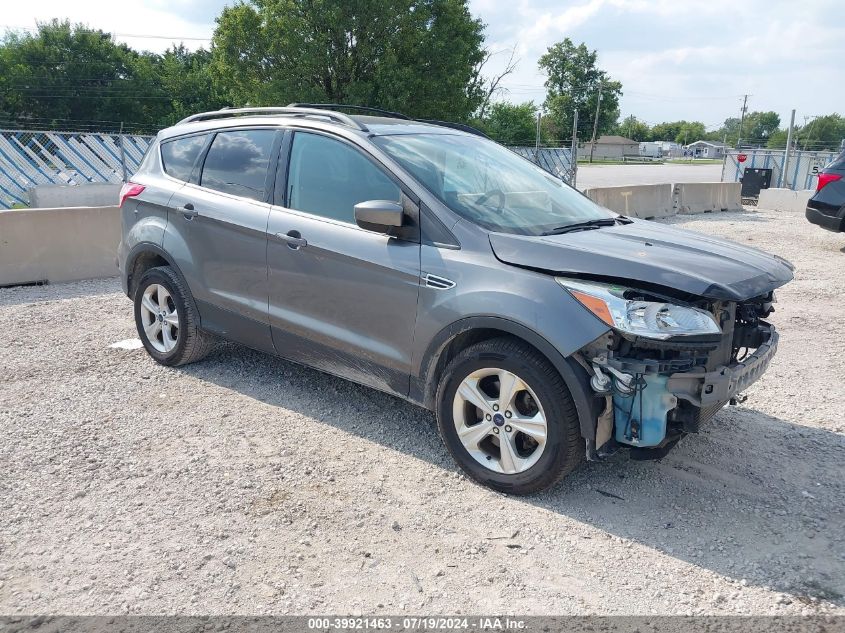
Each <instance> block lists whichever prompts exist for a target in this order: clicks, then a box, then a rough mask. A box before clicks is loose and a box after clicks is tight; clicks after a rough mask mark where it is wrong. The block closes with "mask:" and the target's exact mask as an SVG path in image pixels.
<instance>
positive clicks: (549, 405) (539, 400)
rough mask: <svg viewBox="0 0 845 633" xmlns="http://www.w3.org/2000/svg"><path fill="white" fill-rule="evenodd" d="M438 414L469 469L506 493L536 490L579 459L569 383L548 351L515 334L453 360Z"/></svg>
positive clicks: (443, 432)
mask: <svg viewBox="0 0 845 633" xmlns="http://www.w3.org/2000/svg"><path fill="white" fill-rule="evenodd" d="M437 421H438V426H439V428H440V434H441V436H442V437H443V441H444V442H445V444H446V446H447V448H448V449H449V452H450V453H451V454H452V456H453V457H454V458H455V461H457V462H458V465H459V466H460V467H461V468H462V469H463V470H464V472H466V473H467V474H468V475H469V476H470V477H472V478H473V479H475V480H476V481H478V482H479V483H482V484H484V485H486V486H489V487H490V488H494V489H495V490H500V491H502V492H509V493H512V494H531V493H533V492H538V491H540V490H543V489H545V488H548V487H550V486H553V485H554V484H555V483H557V482H558V481H560V479H562V478H563V477H564V476H565V475H566V474H567V473H569V472H570V471H572V469H574V468H575V467H576V466H577V465H578V464H579V463H580V461H581V457H582V451H581V450H580V433H579V425H578V416H577V414H576V412H575V406H574V403H573V402H572V397H571V396H570V394H569V390H568V389H567V387H566V385H565V383H564V382H563V380H562V379H561V377H560V375H559V374H558V373H557V371H556V370H555V369H554V367H553V366H552V365H551V364H550V363H549V362H548V361H547V360H546V359H545V358H544V357H543V356H542V355H540V354H539V353H538V352H536V351H535V350H534V349H532V348H530V347H529V346H527V345H525V344H523V343H521V342H520V341H517V340H514V339H507V338H502V339H494V340H490V341H483V342H481V343H477V344H476V345H473V346H471V347H469V348H467V349H466V350H464V351H463V352H461V353H460V354H459V355H458V356H457V357H456V358H455V359H454V360H453V361H452V362H451V363H450V364H449V366H448V367H447V368H446V371H445V373H444V375H443V377H442V379H441V382H440V385H439V388H438V407H437Z"/></svg>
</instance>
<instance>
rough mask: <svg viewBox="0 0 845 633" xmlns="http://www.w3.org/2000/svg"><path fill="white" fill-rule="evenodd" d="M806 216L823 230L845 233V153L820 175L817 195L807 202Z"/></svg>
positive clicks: (827, 166)
mask: <svg viewBox="0 0 845 633" xmlns="http://www.w3.org/2000/svg"><path fill="white" fill-rule="evenodd" d="M806 215H807V219H808V220H809V221H810V222H812V223H813V224H817V225H819V226H820V227H822V228H823V229H827V230H828V231H836V232H845V151H843V152H842V153H841V154H839V156H837V157H836V158H835V159H834V160H833V162H831V163H830V164H829V165H826V166H825V168H824V169H823V170H822V171H821V173H820V174H819V180H818V184H817V185H816V193H815V195H814V196H813V197H812V198H810V200H809V202H807V214H806Z"/></svg>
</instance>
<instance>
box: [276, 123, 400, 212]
mask: <svg viewBox="0 0 845 633" xmlns="http://www.w3.org/2000/svg"><path fill="white" fill-rule="evenodd" d="M400 199H401V190H400V189H399V187H398V186H397V185H396V183H394V182H393V181H392V180H391V179H390V178H389V177H388V176H387V175H386V174H385V173H384V172H383V171H382V170H381V169H379V168H378V167H376V165H375V164H374V163H373V162H372V161H371V160H369V159H368V158H367V157H366V156H364V155H363V154H362V153H361V152H359V151H358V150H356V149H355V148H354V147H350V146H349V145H347V144H346V143H342V142H341V141H336V140H334V139H331V138H327V137H325V136H321V135H319V134H308V133H304V132H297V133H296V135H295V136H294V137H293V147H292V148H291V154H290V170H289V172H288V207H289V208H291V209H296V210H298V211H306V212H308V213H313V214H315V215H320V216H322V217H324V218H332V219H334V220H341V221H343V222H350V223H353V224H354V223H355V209H354V207H355V205H356V204H358V203H359V202H365V201H367V200H395V201H397V202H398V201H399V200H400Z"/></svg>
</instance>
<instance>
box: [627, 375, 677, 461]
mask: <svg viewBox="0 0 845 633" xmlns="http://www.w3.org/2000/svg"><path fill="white" fill-rule="evenodd" d="M668 379H669V378H668V376H661V375H659V374H650V375H644V376H643V380H645V384H646V386H645V389H643V390H642V391H640V392H638V393H637V394H635V395H633V396H628V397H627V398H624V397H622V396H619V395H614V396H613V422H614V426H615V428H616V433H615V436H616V441H617V442H619V443H620V444H630V445H633V446H657V445H658V444H660V442H662V441H663V438H664V437H666V414H667V413H668V412H669V411H671V410H672V409H674V408H675V407H676V406H678V399H677V398H676V397H675V396H673V395H672V394H671V393H669V392H668V391H667V390H666V382H667V380H668ZM641 403H642V409H640V404H641ZM632 405H633V406H632ZM629 412H630V415H629Z"/></svg>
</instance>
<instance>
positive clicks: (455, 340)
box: [425, 327, 554, 409]
mask: <svg viewBox="0 0 845 633" xmlns="http://www.w3.org/2000/svg"><path fill="white" fill-rule="evenodd" d="M494 338H509V339H512V340H515V341H519V342H520V343H522V344H523V345H525V346H527V347H529V348H531V349H533V350H534V351H536V352H537V353H538V354H540V355H541V356H542V357H543V358H545V359H546V360H548V361H549V362H550V363H551V362H552V361H551V359H550V358H548V357H547V356H546V355H545V354H544V353H543V351H542V350H540V349H537V347H536V346H534V345H532V344H531V343H529V342H528V341H526V340H525V339H524V338H522V337H520V336H517V335H516V334H513V333H511V332H506V331H505V330H499V329H496V328H487V327H483V328H473V329H469V330H465V331H463V332H460V333H458V334H456V335H455V336H453V337H452V338H451V339H449V341H448V342H447V343H446V345H445V346H444V347H443V348H442V349H441V350H440V352H439V354H438V355H437V360H436V362H434V363H433V364H432V365H430V366H429V367H430V369H429V371H428V372H427V378H428V379H427V380H426V393H425V406H426V407H428V408H430V409H433V408H434V407H435V406H436V405H435V400H436V398H437V385H438V383H439V382H440V376H442V375H443V371H444V370H445V369H446V367H447V366H448V365H449V363H450V362H452V359H454V358H455V357H456V356H457V355H458V354H460V353H461V352H462V351H464V350H465V349H466V348H468V347H469V346H470V345H475V344H476V343H480V342H481V341H487V340H490V339H494ZM552 366H554V363H552Z"/></svg>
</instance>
